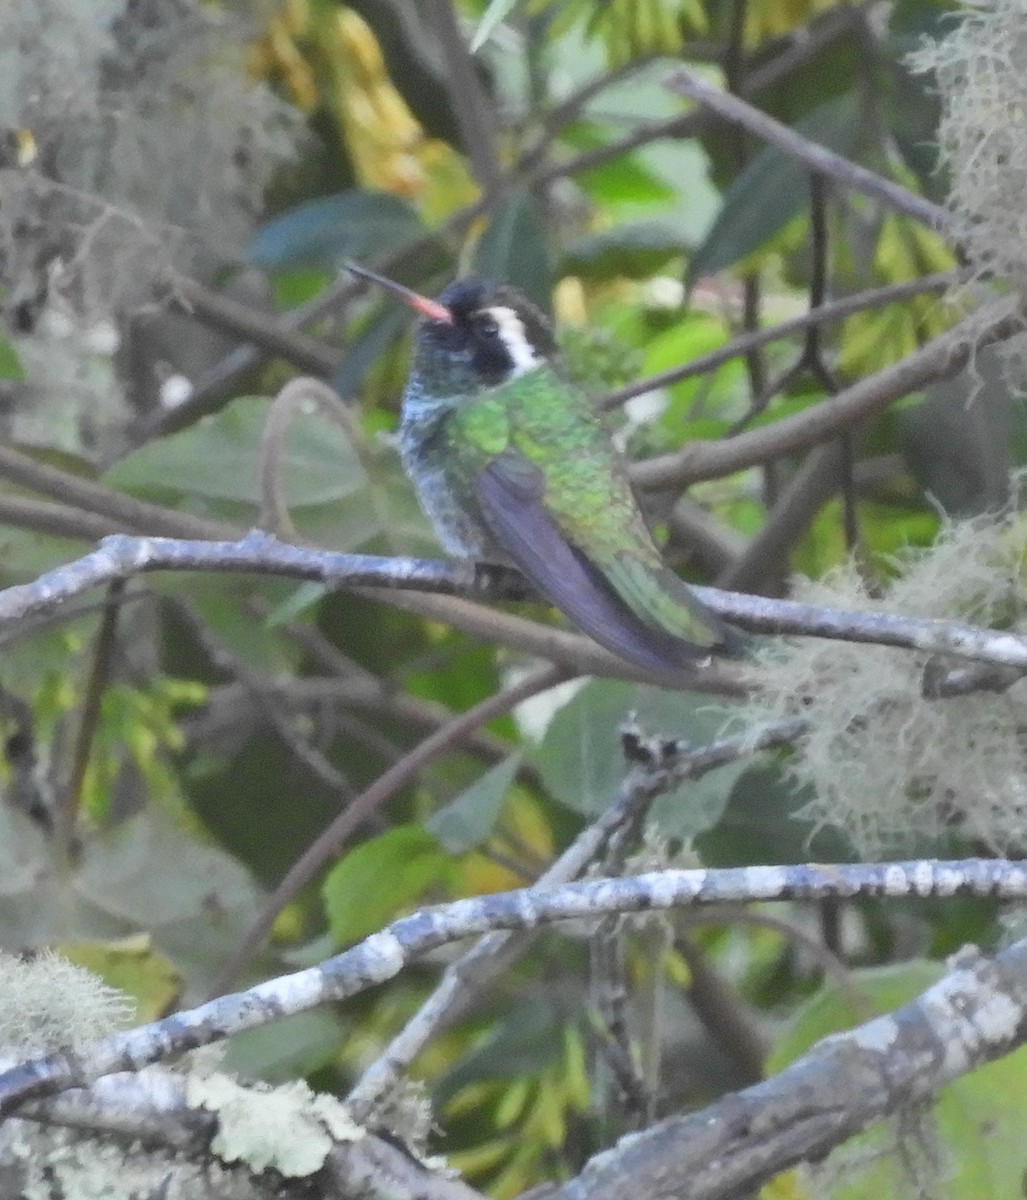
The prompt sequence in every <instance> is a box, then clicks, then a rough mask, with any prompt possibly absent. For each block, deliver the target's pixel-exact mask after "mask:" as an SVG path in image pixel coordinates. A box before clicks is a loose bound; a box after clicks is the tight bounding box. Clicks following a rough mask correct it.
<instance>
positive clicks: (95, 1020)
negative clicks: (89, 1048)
mask: <svg viewBox="0 0 1027 1200" xmlns="http://www.w3.org/2000/svg"><path fill="white" fill-rule="evenodd" d="M134 1010H135V1005H134V1004H133V1002H132V1000H131V999H130V998H129V997H128V996H126V995H125V994H124V993H123V992H120V991H118V990H117V989H116V988H112V987H108V986H107V985H106V984H105V983H104V982H103V981H102V980H101V979H100V978H99V977H98V976H96V975H94V974H93V973H92V972H91V971H87V970H86V969H85V968H84V967H79V966H76V965H75V964H74V963H71V962H68V960H67V959H66V958H62V957H61V956H60V955H58V954H54V953H52V952H51V951H48V950H47V951H43V952H42V953H41V954H39V955H37V956H36V957H34V958H29V959H21V958H17V957H16V956H15V955H13V954H6V953H4V952H3V951H0V1047H3V1048H5V1049H7V1050H15V1051H17V1052H18V1053H19V1054H22V1055H24V1054H25V1053H45V1052H46V1051H48V1050H58V1049H71V1050H81V1049H82V1048H83V1047H84V1046H86V1045H88V1044H89V1043H90V1042H95V1041H96V1040H97V1039H98V1038H102V1037H106V1036H107V1035H108V1034H111V1033H114V1032H115V1031H116V1030H118V1029H122V1028H124V1027H125V1025H126V1024H127V1023H128V1021H129V1020H130V1019H131V1017H132V1015H133V1013H134Z"/></svg>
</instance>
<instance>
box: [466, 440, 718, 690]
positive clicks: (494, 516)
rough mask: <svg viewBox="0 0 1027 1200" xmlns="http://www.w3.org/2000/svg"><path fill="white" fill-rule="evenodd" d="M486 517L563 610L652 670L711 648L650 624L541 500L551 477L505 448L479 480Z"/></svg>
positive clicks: (675, 666) (673, 667)
mask: <svg viewBox="0 0 1027 1200" xmlns="http://www.w3.org/2000/svg"><path fill="white" fill-rule="evenodd" d="M475 491H476V494H477V498H478V503H479V505H480V507H481V513H482V517H483V519H484V521H485V523H486V524H487V525H488V527H489V529H490V530H491V532H492V534H493V536H494V537H495V539H496V541H497V542H498V543H499V544H500V545H501V546H502V547H503V549H504V550H506V552H507V553H508V554H509V555H510V557H511V558H512V559H513V561H514V562H515V563H516V564H517V566H518V567H520V569H521V570H522V571H523V572H524V574H525V575H526V576H527V577H528V578H529V579H530V580H531V581H532V583H533V584H534V585H535V586H536V587H537V588H538V589H539V591H540V592H542V594H543V595H545V596H546V597H547V599H549V600H550V601H551V602H552V603H553V604H554V605H555V606H556V607H557V608H558V609H560V611H561V612H563V613H566V615H567V616H568V617H570V618H571V620H572V621H574V623H575V624H576V625H578V626H580V628H581V629H582V630H584V632H585V633H587V634H589V636H590V637H593V638H594V639H595V640H596V641H597V642H598V643H599V644H600V645H601V646H605V647H606V648H607V650H611V651H612V652H613V653H614V654H617V655H619V656H620V657H621V658H624V659H627V660H628V661H629V662H633V663H636V664H637V665H638V666H641V667H645V668H646V669H647V670H651V671H658V672H662V673H667V672H671V673H677V671H678V670H679V669H680V667H681V666H682V665H683V664H684V663H686V662H689V661H696V660H703V659H706V658H708V657H709V650H708V649H706V648H704V647H700V646H694V645H692V644H691V643H689V642H685V641H681V640H680V639H678V638H676V637H674V636H672V635H671V634H669V633H667V632H665V631H664V630H662V629H659V628H656V627H653V626H650V625H648V624H647V623H646V622H644V621H643V620H642V619H641V618H640V617H639V616H638V615H637V614H636V613H635V612H633V611H632V610H631V609H630V608H629V607H628V605H627V604H626V603H625V602H624V601H623V600H622V599H621V598H620V596H618V595H617V593H616V592H615V591H614V590H613V589H612V588H611V586H610V585H609V583H608V582H607V581H606V579H605V578H604V577H603V575H602V573H601V572H600V571H599V570H598V568H597V567H595V566H594V565H593V564H592V563H590V562H589V561H588V559H587V558H586V557H585V556H584V554H582V553H581V551H579V550H578V549H577V548H576V547H575V546H573V545H572V544H571V543H570V542H569V541H568V540H567V538H566V537H565V536H564V535H563V533H562V532H561V530H560V528H559V526H558V525H557V524H556V522H555V521H554V519H553V517H552V516H551V514H550V513H549V512H548V511H547V509H546V507H545V505H544V504H543V503H542V497H543V495H544V494H545V477H544V475H543V474H542V472H541V470H539V468H538V467H536V466H535V465H534V464H533V463H531V462H529V461H528V460H527V459H525V458H523V457H522V456H521V455H518V454H514V453H506V454H502V455H500V456H498V457H497V458H495V459H493V461H492V462H491V463H490V464H489V465H488V466H487V467H486V468H485V469H484V470H482V471H481V472H479V474H478V476H477V477H476V479H475Z"/></svg>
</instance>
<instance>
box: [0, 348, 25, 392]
mask: <svg viewBox="0 0 1027 1200" xmlns="http://www.w3.org/2000/svg"><path fill="white" fill-rule="evenodd" d="M24 378H25V371H24V368H23V367H22V365H21V359H20V358H19V357H18V351H17V350H15V348H14V346H13V345H12V344H11V343H10V342H9V341H8V340H7V339H6V338H0V379H13V380H14V381H15V382H17V383H20V382H21V381H22V380H23V379H24Z"/></svg>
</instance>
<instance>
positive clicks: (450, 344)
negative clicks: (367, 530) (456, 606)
mask: <svg viewBox="0 0 1027 1200" xmlns="http://www.w3.org/2000/svg"><path fill="white" fill-rule="evenodd" d="M347 269H348V270H350V271H351V272H353V274H355V275H358V276H360V277H361V278H363V279H367V280H369V281H371V282H372V283H376V284H378V285H379V286H380V287H382V288H384V289H385V290H387V291H388V292H390V293H391V294H392V295H394V296H396V297H397V298H398V299H399V300H401V301H402V302H403V303H405V304H406V305H407V306H408V307H409V308H411V309H413V311H414V312H415V313H417V314H418V315H419V317H420V318H421V319H420V322H419V324H418V328H417V333H416V339H415V344H414V353H413V361H412V365H411V369H410V373H409V376H408V378H407V383H406V388H405V390H404V392H403V402H402V408H401V415H400V425H399V439H398V441H399V451H400V457H401V459H402V461H403V466H404V469H405V471H406V473H407V475H408V476H409V477H410V479H411V481H412V482H413V485H414V489H415V491H416V493H417V497H418V500H419V502H420V505H421V507H422V509H423V510H424V512H425V515H426V516H427V517H428V519H429V520H430V522H431V524H432V526H433V527H434V529H435V532H436V534H437V536H438V538H439V540H440V541H441V542H442V544H443V546H444V547H445V548H446V550H448V551H449V552H450V553H451V554H454V555H457V556H458V557H461V558H470V559H474V560H476V561H479V562H489V563H501V564H505V565H511V564H512V565H514V566H516V567H518V568H519V569H520V570H521V572H522V573H523V574H524V575H525V576H526V577H527V578H528V579H529V580H530V581H531V583H532V584H533V585H534V586H535V588H536V589H537V590H538V591H539V592H540V593H541V594H542V595H543V596H544V597H545V598H546V599H548V600H549V601H550V602H551V603H552V604H553V605H554V606H555V607H556V608H558V609H559V610H560V611H561V612H563V613H564V614H565V615H566V616H567V617H569V618H570V619H571V621H573V622H574V623H575V624H576V625H577V626H578V627H579V628H580V629H582V630H583V631H584V632H585V633H587V634H588V635H589V636H590V637H592V638H593V639H594V640H595V641H597V642H598V643H599V644H600V645H601V646H604V647H605V648H606V649H607V650H610V651H612V652H613V653H614V654H616V655H618V656H619V657H620V658H623V659H625V660H627V661H628V662H630V663H633V664H635V665H636V666H639V667H642V668H644V669H645V670H647V671H651V672H655V673H657V674H660V675H662V676H665V677H666V676H673V677H675V678H677V679H678V680H680V678H681V675H682V672H683V670H685V669H686V668H687V667H688V666H690V665H693V666H695V665H700V664H703V663H705V662H707V661H708V660H709V658H710V655H711V653H712V652H713V651H715V650H724V651H728V652H731V651H734V650H737V648H738V645H739V643H738V639H737V635H736V634H735V633H734V631H732V630H730V629H728V628H727V627H726V626H724V625H723V624H722V623H721V622H720V620H719V619H718V618H717V617H716V616H714V614H713V613H711V612H709V611H708V610H707V609H706V607H705V606H704V605H702V604H701V603H700V602H699V601H698V600H697V599H696V597H695V596H693V595H692V593H691V591H690V590H689V589H688V587H687V586H686V584H685V583H683V582H682V580H681V579H679V578H678V576H677V575H676V574H675V573H674V572H673V571H672V570H671V569H670V568H669V567H668V566H667V565H666V564H665V563H664V562H663V559H662V557H661V555H660V552H659V550H658V549H657V547H656V544H655V542H654V541H653V539H652V535H651V534H650V532H649V529H648V527H647V526H646V523H645V520H644V518H643V516H642V513H641V511H640V510H639V507H638V503H637V501H636V500H635V497H634V494H633V493H632V490H631V484H630V482H629V480H628V474H627V468H626V465H625V463H624V460H623V458H622V457H621V455H620V453H619V452H618V450H617V449H616V447H615V446H614V444H613V441H612V439H611V437H610V435H609V433H608V432H607V430H606V428H605V427H604V425H603V423H602V421H601V419H600V417H599V414H598V412H597V411H596V408H595V407H594V406H593V404H592V402H591V400H590V399H589V397H588V396H587V395H586V394H585V393H584V391H583V390H582V389H580V388H578V387H576V386H575V385H574V384H573V383H571V382H570V381H569V380H568V379H567V378H566V377H565V376H564V374H563V373H562V372H561V369H560V365H559V362H558V358H557V352H556V342H555V339H554V335H553V330H552V327H551V325H550V323H549V320H548V319H547V317H546V316H545V315H544V314H543V313H542V312H541V310H540V309H538V308H537V307H536V306H535V305H534V304H532V303H531V302H530V301H529V300H528V299H527V298H526V297H525V296H524V295H522V294H521V292H519V291H518V290H517V289H515V288H513V287H511V286H509V285H508V284H504V283H498V282H492V281H489V280H481V279H461V280H457V281H456V282H454V283H451V284H450V285H449V286H448V287H447V288H445V290H444V291H442V292H441V293H440V295H439V296H438V298H437V299H431V298H429V297H428V296H422V295H420V294H418V293H417V292H414V291H411V290H410V289H409V288H406V287H404V286H403V285H402V284H399V283H396V282H395V281H393V280H391V279H387V278H385V277H384V276H381V275H377V274H375V273H374V272H372V271H368V270H367V269H366V268H364V267H360V266H357V265H355V264H347Z"/></svg>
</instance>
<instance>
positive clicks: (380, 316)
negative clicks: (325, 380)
mask: <svg viewBox="0 0 1027 1200" xmlns="http://www.w3.org/2000/svg"><path fill="white" fill-rule="evenodd" d="M409 326H410V311H409V309H407V308H406V307H405V305H402V304H397V303H395V301H391V300H390V301H389V303H387V304H386V305H385V307H384V308H382V309H380V310H379V312H377V313H376V314H375V315H374V316H373V317H372V318H371V319H370V320H369V321H368V323H367V324H366V325H365V326H364V328H363V329H362V330H361V331H360V333H358V334H357V336H356V337H355V338H354V339H353V341H352V342H350V343H349V345H348V346H347V347H346V353H345V356H344V358H343V360H342V363H341V364H340V366H339V369H338V371H336V372H335V375H334V376H333V377H332V387H333V388H334V390H335V391H337V392H338V393H339V395H340V396H347V395H349V394H350V393H351V392H353V391H355V390H356V389H357V388H358V387H359V386H360V384H361V383H362V382H363V380H364V376H365V375H366V374H367V372H368V371H369V370H370V369H371V366H372V364H373V363H374V361H375V359H376V358H378V356H379V355H380V354H384V353H385V351H386V350H387V349H388V348H389V347H390V346H391V345H392V343H393V342H395V341H396V339H397V338H399V337H400V336H401V334H402V333H403V331H404V330H405V329H407V328H409Z"/></svg>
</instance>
